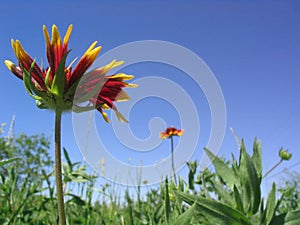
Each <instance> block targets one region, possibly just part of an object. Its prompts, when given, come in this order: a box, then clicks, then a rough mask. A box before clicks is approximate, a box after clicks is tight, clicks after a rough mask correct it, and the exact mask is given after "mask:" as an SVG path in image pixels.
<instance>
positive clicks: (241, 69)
mask: <svg viewBox="0 0 300 225" xmlns="http://www.w3.org/2000/svg"><path fill="white" fill-rule="evenodd" d="M0 21H1V22H0V59H1V60H2V61H4V60H5V59H10V60H12V61H14V62H16V60H15V56H14V55H13V51H12V49H11V46H10V39H11V38H14V39H19V40H20V41H21V42H22V44H23V46H24V48H25V49H26V51H27V52H29V53H30V55H31V56H32V57H36V58H37V59H40V58H43V59H44V61H45V44H44V37H43V33H42V25H44V24H45V25H46V26H47V27H48V29H50V27H51V25H52V24H56V25H57V26H58V28H59V30H60V32H61V34H62V35H63V34H64V32H65V30H66V29H67V27H68V25H69V24H71V23H72V24H73V32H72V35H71V39H70V44H69V46H70V48H71V49H73V50H72V53H71V54H70V55H71V56H70V58H74V57H77V56H81V55H82V54H83V52H84V51H85V50H86V49H87V47H88V46H89V45H90V44H91V43H92V42H93V41H94V40H97V41H98V43H99V45H101V46H103V49H102V52H101V54H104V53H105V52H107V51H109V50H111V49H113V48H116V47H118V46H120V45H122V44H126V43H129V42H134V41H141V40H163V41H168V42H173V43H176V44H178V45H181V46H183V47H185V48H188V49H189V50H191V51H192V52H194V53H195V54H197V55H198V56H199V57H201V58H202V59H203V60H204V61H205V63H206V64H207V65H208V67H209V68H210V69H211V70H212V72H213V73H214V75H215V77H216V79H217V81H218V82H219V85H220V87H221V89H222V92H223V95H224V98H225V103H226V111H227V127H226V134H225V138H224V141H223V144H222V146H221V148H220V152H219V154H220V155H226V156H228V157H229V156H230V154H231V153H234V154H237V147H236V143H235V140H234V138H233V136H232V134H231V132H230V130H229V128H230V127H233V128H234V130H235V131H236V133H237V134H238V136H239V137H242V138H244V139H245V141H246V145H247V147H248V148H249V149H250V148H251V147H252V143H253V140H254V138H255V137H257V138H259V139H260V140H262V145H263V158H264V169H265V170H268V169H269V168H271V167H272V166H273V165H274V164H275V163H276V162H277V161H278V150H279V148H281V147H284V148H287V149H288V150H289V151H290V152H291V153H293V158H292V160H291V161H289V162H288V163H284V164H283V165H282V166H280V168H278V169H277V172H280V171H281V170H283V169H284V168H285V167H289V166H292V165H294V164H296V163H298V162H299V161H300V157H299V155H300V154H299V146H300V138H299V137H300V121H299V114H300V101H299V99H300V88H299V85H300V42H299V40H300V29H299V25H300V4H299V3H298V2H297V1H226V3H225V1H224V2H223V1H164V2H160V1H152V2H142V1H127V2H125V1H113V2H109V1H103V2H101V1H91V0H90V1H65V2H58V1H51V3H46V2H42V1H27V2H23V1H14V2H11V3H10V2H8V1H7V2H6V3H1V8H0ZM123 71H125V72H127V73H132V74H134V75H135V77H136V78H135V79H139V78H143V77H147V76H153V75H155V76H159V77H164V78H166V79H169V80H172V81H174V82H176V83H177V84H178V85H180V86H181V87H182V88H183V89H185V90H186V92H187V93H188V94H189V95H190V96H191V98H192V99H193V101H194V102H196V103H195V105H196V108H197V111H198V113H199V121H200V124H201V133H200V134H199V141H198V143H197V146H196V147H195V154H194V155H193V158H194V159H199V158H201V155H202V153H203V151H202V148H203V147H204V146H205V145H206V143H207V139H208V137H209V131H210V126H211V124H210V119H211V118H210V111H209V107H208V104H207V101H206V99H205V95H204V94H203V92H202V91H201V89H199V87H197V85H195V83H194V82H193V81H192V80H191V79H189V78H188V77H187V76H185V75H184V73H182V71H178V70H177V69H176V68H172V67H170V66H167V65H162V64H155V63H141V64H137V65H131V66H128V67H126V68H124V70H123ZM0 91H1V94H0V102H2V107H1V117H0V122H1V123H2V122H7V123H9V122H10V120H11V118H12V116H13V115H14V114H15V115H16V121H15V131H16V132H17V133H22V132H26V133H29V134H35V133H41V132H44V133H46V134H51V133H52V130H53V117H54V115H53V113H51V112H48V111H44V110H39V109H38V108H37V107H36V106H35V103H34V101H33V100H32V99H31V98H30V97H29V96H28V95H27V94H26V93H25V90H24V88H23V84H22V82H21V81H20V80H18V79H17V78H15V77H14V76H13V75H12V74H10V72H9V71H8V70H7V69H6V67H5V65H4V63H2V64H0ZM131 91H134V90H130V91H129V93H130V92H131ZM170 92H172V90H170ZM174 95H176V91H174ZM121 104H126V103H121ZM118 106H119V105H118ZM145 110H146V112H147V114H146V113H145ZM189 110H190V109H186V113H187V115H188V114H189ZM95 117H96V119H95V120H96V124H97V126H98V129H99V132H101V135H103V139H104V140H105V141H106V143H105V144H106V145H107V146H109V147H108V148H109V149H110V150H111V152H112V154H115V156H116V157H120V158H121V159H122V160H124V161H126V159H128V158H131V155H130V154H132V155H133V157H137V158H136V159H132V160H133V161H134V160H135V163H136V162H139V161H140V160H141V159H140V158H139V157H142V160H143V161H144V162H145V163H146V164H147V163H151V162H154V161H155V160H157V159H159V158H162V157H166V156H167V153H168V152H169V143H167V142H162V143H161V145H159V146H158V147H157V149H156V151H153V152H152V153H149V154H151V155H150V156H146V158H143V156H142V155H139V154H138V153H136V152H135V153H136V154H134V153H132V152H131V153H130V154H129V155H128V154H127V153H128V152H127V150H126V148H125V147H124V146H122V145H121V143H120V142H119V141H118V140H115V137H113V133H112V129H111V126H110V125H107V124H105V123H104V121H102V118H101V115H100V114H99V115H98V114H96V116H95ZM153 117H161V118H162V119H164V120H165V123H166V125H175V126H180V116H179V115H178V114H177V113H176V110H175V109H174V107H172V105H171V104H169V103H168V102H166V101H162V100H161V99H158V98H148V99H144V100H143V101H141V102H139V103H138V104H137V105H136V106H135V107H134V108H133V110H132V112H131V114H130V118H129V119H130V127H131V129H132V131H133V133H135V135H136V136H137V137H139V138H147V137H148V136H149V135H151V132H150V131H149V129H148V127H147V126H148V122H149V120H151V118H153ZM182 128H183V129H184V127H182ZM192 132H193V131H191V130H190V131H189V130H186V136H183V137H182V138H186V139H188V138H189V135H188V134H189V133H192ZM157 137H158V134H157ZM63 145H64V146H65V147H66V148H67V149H69V151H70V152H71V157H72V158H73V159H74V160H75V161H79V160H81V159H82V156H81V153H80V151H79V150H78V148H77V145H76V142H75V138H74V134H73V127H72V118H71V115H70V114H69V115H65V117H64V122H63ZM159 154H161V155H159ZM147 160H148V161H147ZM296 168H298V169H299V166H298V167H294V169H296ZM275 173H276V172H275ZM275 173H274V174H275ZM271 176H272V175H271ZM277 178H279V176H277Z"/></svg>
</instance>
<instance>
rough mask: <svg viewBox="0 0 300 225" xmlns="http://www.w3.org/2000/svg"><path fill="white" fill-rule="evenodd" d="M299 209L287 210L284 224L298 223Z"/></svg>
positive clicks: (294, 224)
mask: <svg viewBox="0 0 300 225" xmlns="http://www.w3.org/2000/svg"><path fill="white" fill-rule="evenodd" d="M299 224H300V210H297V211H293V212H288V213H287V214H286V216H285V218H284V225H299Z"/></svg>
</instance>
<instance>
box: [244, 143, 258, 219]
mask: <svg viewBox="0 0 300 225" xmlns="http://www.w3.org/2000/svg"><path fill="white" fill-rule="evenodd" d="M239 170H240V177H239V178H240V185H241V188H240V191H241V190H243V195H242V200H243V202H244V210H246V211H250V212H251V213H252V214H255V213H256V212H257V210H258V207H259V205H260V199H261V193H260V179H259V177H258V175H257V172H256V168H255V166H254V164H253V162H252V159H251V158H250V156H249V154H248V153H247V151H246V147H245V143H244V141H243V140H242V143H241V150H240V164H239Z"/></svg>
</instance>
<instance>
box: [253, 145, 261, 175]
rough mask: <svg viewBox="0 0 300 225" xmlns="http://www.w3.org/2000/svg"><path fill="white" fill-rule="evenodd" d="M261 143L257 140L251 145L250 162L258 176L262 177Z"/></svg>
mask: <svg viewBox="0 0 300 225" xmlns="http://www.w3.org/2000/svg"><path fill="white" fill-rule="evenodd" d="M261 154H262V153H261V142H260V141H259V140H257V139H255V140H254V143H253V154H252V157H251V158H252V161H253V164H254V166H255V169H256V172H257V174H258V176H259V177H260V178H261V177H262V157H261Z"/></svg>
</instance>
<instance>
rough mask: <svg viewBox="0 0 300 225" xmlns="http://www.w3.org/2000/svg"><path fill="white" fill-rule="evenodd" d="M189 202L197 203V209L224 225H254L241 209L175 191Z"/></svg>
mask: <svg viewBox="0 0 300 225" xmlns="http://www.w3.org/2000/svg"><path fill="white" fill-rule="evenodd" d="M175 193H176V195H177V196H178V197H179V198H181V199H182V200H184V201H185V202H187V203H188V204H190V205H192V204H196V206H197V207H196V209H197V210H198V211H199V212H200V213H201V214H202V215H205V216H206V217H209V219H210V220H213V222H215V223H217V224H222V225H228V224H230V225H252V224H251V222H250V221H249V219H248V218H247V217H246V216H244V215H243V214H242V213H241V212H240V211H238V210H236V209H234V208H232V207H230V206H228V205H226V204H224V203H221V202H218V201H215V200H213V199H208V198H203V197H199V196H195V195H191V194H188V193H182V192H177V191H176V192H175Z"/></svg>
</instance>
